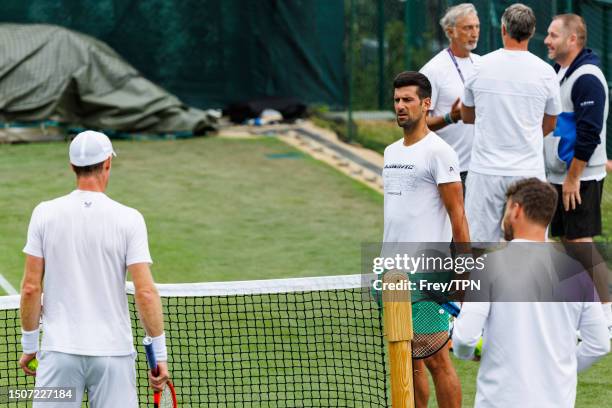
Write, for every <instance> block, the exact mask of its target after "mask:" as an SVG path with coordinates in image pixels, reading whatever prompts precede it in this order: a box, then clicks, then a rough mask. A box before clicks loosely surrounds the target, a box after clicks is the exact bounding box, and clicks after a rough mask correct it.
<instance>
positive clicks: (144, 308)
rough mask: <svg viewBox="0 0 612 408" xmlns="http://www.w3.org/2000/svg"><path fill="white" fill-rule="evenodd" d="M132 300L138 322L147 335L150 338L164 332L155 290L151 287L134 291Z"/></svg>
mask: <svg viewBox="0 0 612 408" xmlns="http://www.w3.org/2000/svg"><path fill="white" fill-rule="evenodd" d="M134 298H135V301H136V308H137V309H138V313H139V314H140V320H141V321H142V325H143V326H144V329H145V331H146V332H147V334H148V335H149V336H151V337H157V336H160V335H161V334H162V333H163V332H164V318H163V313H162V305H161V299H160V298H159V293H158V292H157V289H156V288H155V287H154V286H153V287H151V288H147V289H141V290H136V293H135V295H134Z"/></svg>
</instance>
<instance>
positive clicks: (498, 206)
mask: <svg viewBox="0 0 612 408" xmlns="http://www.w3.org/2000/svg"><path fill="white" fill-rule="evenodd" d="M525 178H528V177H526V176H494V175H490V174H480V173H476V172H474V171H470V172H469V173H468V176H467V180H466V182H465V215H466V217H467V220H468V225H469V227H470V240H471V242H473V243H475V242H499V241H500V240H501V239H502V238H503V236H504V235H503V233H502V229H501V222H502V217H503V215H504V208H505V205H506V191H508V187H510V185H511V184H512V183H514V182H516V181H518V180H523V179H525ZM540 179H542V178H540ZM474 246H475V247H479V246H478V245H474Z"/></svg>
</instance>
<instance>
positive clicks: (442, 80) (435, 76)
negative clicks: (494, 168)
mask: <svg viewBox="0 0 612 408" xmlns="http://www.w3.org/2000/svg"><path fill="white" fill-rule="evenodd" d="M479 59H480V56H479V55H476V54H470V56H469V57H468V58H458V57H455V60H456V61H457V65H458V66H459V69H460V70H461V74H462V75H463V78H464V79H465V80H467V79H468V78H470V77H471V76H472V75H473V74H474V63H475V62H476V61H478V60H479ZM420 72H421V73H422V74H424V75H425V76H426V77H427V79H429V82H431V113H432V114H433V116H444V115H445V114H447V113H449V112H450V110H451V107H452V106H453V103H454V102H455V101H456V100H457V98H463V93H464V89H465V88H464V84H463V80H462V79H461V75H459V71H458V70H457V67H455V64H454V63H453V60H452V59H451V56H450V54H449V53H448V50H447V49H444V50H442V51H440V52H439V53H438V54H437V55H436V56H435V57H433V58H432V59H431V60H429V62H428V63H427V64H425V66H423V68H421V71H420ZM436 134H437V135H438V136H440V137H441V138H442V139H444V141H445V142H446V143H448V144H449V145H450V146H451V147H452V148H453V149H455V151H456V152H457V155H458V156H459V168H460V169H461V171H467V170H468V168H469V164H470V154H471V152H472V140H473V139H474V125H468V124H465V123H463V122H462V121H459V122H457V123H455V124H452V125H447V126H445V127H444V128H442V129H439V130H437V131H436Z"/></svg>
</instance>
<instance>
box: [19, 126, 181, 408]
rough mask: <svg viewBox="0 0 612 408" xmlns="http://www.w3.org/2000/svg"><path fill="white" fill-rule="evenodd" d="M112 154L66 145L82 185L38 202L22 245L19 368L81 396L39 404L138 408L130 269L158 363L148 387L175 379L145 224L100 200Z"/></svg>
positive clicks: (95, 139)
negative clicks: (35, 362)
mask: <svg viewBox="0 0 612 408" xmlns="http://www.w3.org/2000/svg"><path fill="white" fill-rule="evenodd" d="M114 156H116V155H115V152H114V151H113V146H112V144H111V141H110V140H109V139H108V137H107V136H106V135H104V134H102V133H98V132H93V131H86V132H82V133H80V134H78V135H77V137H75V138H74V140H73V141H72V143H71V144H70V163H71V165H72V169H73V170H74V172H75V174H76V184H77V189H76V190H74V191H73V192H71V193H70V194H68V195H65V196H63V197H59V198H56V199H54V200H51V201H45V202H42V203H40V204H39V205H38V206H37V207H36V208H35V209H34V212H33V213H32V218H31V221H30V226H29V229H28V239H27V243H26V246H25V248H24V249H23V251H24V252H25V253H26V264H25V272H24V276H23V282H22V286H21V327H22V340H21V343H22V347H23V355H22V356H21V359H20V360H19V364H20V366H21V367H22V369H23V370H24V371H25V373H26V374H28V375H34V374H36V387H62V388H63V387H67V388H68V387H70V388H73V393H74V394H73V395H74V396H75V397H76V398H73V401H72V402H70V403H66V401H65V400H60V399H58V400H56V401H55V402H44V403H37V402H34V407H36V406H37V405H40V406H44V407H47V408H50V407H55V406H58V407H59V406H61V407H68V406H69V407H75V408H76V407H80V406H81V400H82V398H83V393H84V390H87V393H88V398H89V402H90V404H91V405H92V406H93V407H134V408H135V407H138V397H137V393H136V369H135V350H134V346H133V339H132V330H131V324H130V318H129V314H128V302H127V296H126V293H125V280H126V270H128V271H129V272H130V274H131V276H132V279H133V281H134V287H135V301H136V306H137V308H138V311H139V313H140V317H141V321H142V324H143V326H144V328H145V330H146V332H147V333H148V334H149V335H150V336H151V337H153V347H154V351H155V354H156V356H157V361H158V362H159V368H160V372H159V376H158V377H150V383H151V386H152V387H153V388H154V389H156V390H161V389H162V388H163V386H164V384H165V382H166V381H167V379H168V376H169V375H168V368H167V363H166V361H167V352H166V344H165V336H164V323H163V314H162V307H161V301H160V298H159V294H158V293H157V289H156V288H155V284H154V282H153V278H152V275H151V271H150V269H149V265H150V264H151V263H152V261H151V256H150V254H149V245H148V240H147V229H146V225H145V221H144V218H143V217H142V215H141V214H140V213H139V212H138V211H137V210H134V209H132V208H129V207H126V206H124V205H122V204H119V203H118V202H116V201H113V200H111V199H110V198H109V197H107V196H106V195H105V194H104V191H105V190H106V187H107V185H108V180H109V177H110V170H111V163H112V159H113V157H114ZM43 287H44V295H45V296H44V308H41V299H42V292H43ZM41 314H42V325H43V327H44V335H43V336H42V344H41V345H40V349H39V323H40V321H41ZM36 356H38V360H39V366H38V369H37V370H36V371H33V370H31V369H30V368H29V367H28V363H29V362H30V361H31V360H32V359H34V357H36Z"/></svg>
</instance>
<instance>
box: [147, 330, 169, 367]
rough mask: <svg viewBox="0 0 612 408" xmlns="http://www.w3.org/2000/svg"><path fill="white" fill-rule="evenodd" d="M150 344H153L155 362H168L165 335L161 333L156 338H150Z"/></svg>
mask: <svg viewBox="0 0 612 408" xmlns="http://www.w3.org/2000/svg"><path fill="white" fill-rule="evenodd" d="M151 343H152V344H153V353H155V359H156V360H157V361H168V352H167V351H166V333H162V334H161V335H160V336H157V337H151Z"/></svg>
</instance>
